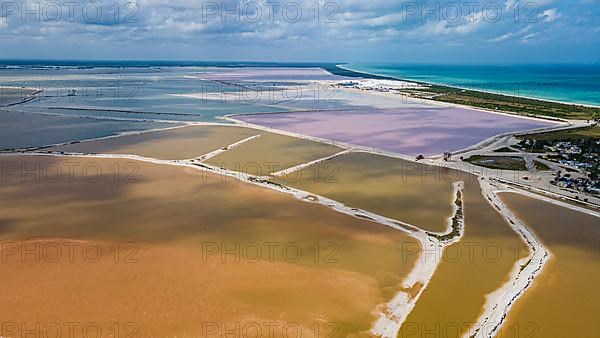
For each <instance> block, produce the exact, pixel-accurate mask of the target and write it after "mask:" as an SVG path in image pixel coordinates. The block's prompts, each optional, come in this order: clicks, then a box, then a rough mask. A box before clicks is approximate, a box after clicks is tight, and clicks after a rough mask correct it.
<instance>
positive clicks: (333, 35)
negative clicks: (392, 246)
mask: <svg viewBox="0 0 600 338" xmlns="http://www.w3.org/2000/svg"><path fill="white" fill-rule="evenodd" d="M73 1H75V2H76V3H77V5H74V4H72V3H73ZM117 1H118V2H117ZM0 3H1V4H2V5H1V7H0V58H3V59H8V58H28V59H47V58H50V59H161V60H250V61H333V62H398V63H402V62H406V63H429V62H432V63H579V62H581V63H600V47H599V46H600V0H572V1H553V0H534V1H518V0H497V1H470V0H465V1H441V0H440V1H429V0H427V1H392V0H371V1H367V0H336V1H328V0H321V1H316V0H306V1H305V0H291V1H290V0H268V1H263V0H260V1H259V0H252V1H232V0H222V1H193V0H137V1H130V0H98V1H94V2H92V1H80V0H66V1H62V0H61V1H31V0H27V1H21V0H12V1H6V0H0Z"/></svg>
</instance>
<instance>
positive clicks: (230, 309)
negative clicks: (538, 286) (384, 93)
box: [0, 156, 419, 337]
mask: <svg viewBox="0 0 600 338" xmlns="http://www.w3.org/2000/svg"><path fill="white" fill-rule="evenodd" d="M0 165H1V167H2V168H9V167H10V168H13V169H14V168H15V167H14V166H15V165H16V169H15V170H16V172H15V170H13V169H11V170H10V172H5V174H6V175H5V177H4V178H5V179H4V182H3V183H2V184H1V185H0V241H1V244H2V245H3V248H4V249H8V250H9V251H4V252H3V253H4V254H5V255H3V259H4V262H3V263H2V264H0V275H2V283H3V287H2V288H1V289H0V300H2V307H0V318H2V321H3V322H6V323H26V324H27V325H35V324H34V323H41V324H47V323H65V322H75V323H79V324H80V325H79V326H78V327H77V328H76V329H77V330H78V331H75V332H76V336H81V335H80V334H78V333H79V332H81V329H82V327H83V326H85V324H87V323H96V324H98V325H99V327H100V328H101V329H102V331H103V332H104V333H105V334H107V335H108V333H107V332H111V331H110V330H111V325H113V324H114V323H118V328H119V329H120V330H121V331H120V332H121V335H127V334H129V333H130V332H131V330H133V329H135V330H136V332H137V335H141V336H149V335H153V336H167V335H168V336H203V335H204V336H207V335H208V332H209V331H207V330H211V331H210V332H211V333H214V334H217V335H219V334H223V332H222V331H220V330H222V328H223V327H224V326H222V325H226V327H227V328H232V327H233V328H235V327H236V325H238V327H239V329H240V330H241V329H242V328H244V327H246V328H248V329H251V328H254V329H256V327H255V325H254V324H258V327H259V329H261V330H263V331H262V332H268V331H267V330H269V328H268V327H265V326H264V323H273V324H272V325H274V330H275V331H274V334H273V336H276V337H281V336H284V333H283V328H284V327H285V326H286V325H294V327H295V328H296V329H298V330H300V331H301V332H302V336H303V337H312V336H316V334H315V329H318V330H319V332H320V333H319V334H318V336H320V337H324V336H356V335H364V333H365V332H366V331H367V330H369V328H370V327H371V324H372V322H373V321H374V320H375V316H376V313H375V312H374V309H376V308H377V307H378V306H379V305H380V304H383V303H386V302H388V301H389V300H390V299H391V298H392V296H393V295H394V293H395V292H396V291H397V290H399V289H400V288H401V281H402V280H403V279H404V277H405V276H406V275H407V273H408V272H409V271H410V270H411V269H412V267H413V266H414V263H415V259H416V257H414V256H410V257H407V256H406V255H405V254H404V253H405V252H406V250H405V249H406V247H407V246H410V248H411V249H417V250H416V251H418V247H419V245H418V242H417V241H416V240H414V239H412V238H411V237H408V236H407V235H406V234H404V233H403V232H400V231H397V230H395V229H392V228H389V227H386V226H383V225H380V224H376V223H373V222H369V221H366V220H360V219H357V218H353V217H350V216H348V215H344V214H340V213H338V212H335V211H333V210H331V209H329V208H327V207H324V206H320V205H317V204H311V203H306V202H302V201H298V200H296V199H295V198H294V197H292V196H290V195H286V194H282V193H278V192H274V191H271V190H269V189H265V188H262V187H258V186H254V185H250V184H244V183H239V182H223V181H221V180H219V179H217V178H213V177H211V176H210V175H209V176H207V175H206V173H205V172H204V171H201V170H197V169H193V168H184V167H178V166H170V165H159V164H151V163H146V162H139V161H128V160H123V159H119V160H116V159H107V158H103V159H94V158H77V157H57V156H6V157H2V158H0ZM36 165H37V166H38V168H39V169H38V171H39V172H38V173H37V176H35V174H31V172H30V175H26V176H25V178H23V176H21V175H20V171H21V170H22V169H23V168H30V169H31V168H35V167H36ZM129 166H134V167H135V168H136V170H135V173H134V174H133V176H130V175H129V174H130V172H128V171H121V173H123V175H124V176H121V174H119V175H117V176H115V175H114V173H113V171H112V170H113V169H112V168H115V167H118V168H125V167H129ZM69 167H71V168H74V170H73V175H68V174H67V173H68V170H69ZM84 167H85V168H92V167H93V168H96V169H99V170H100V171H101V173H100V174H95V173H94V174H92V172H93V171H87V172H86V171H83V170H82V168H84ZM57 168H58V169H57ZM55 170H61V171H62V172H63V173H64V174H63V175H62V176H61V177H60V178H58V179H56V177H57V176H55V175H53V176H52V177H50V173H53V172H55ZM32 175H33V176H32ZM36 177H37V178H39V179H37V180H36ZM36 245H38V248H39V249H35V250H37V251H36V252H38V253H39V258H40V259H39V260H35V259H31V257H30V256H26V258H25V259H22V256H21V253H22V252H25V250H26V249H27V248H29V249H31V248H36ZM41 248H44V249H41ZM56 248H59V250H61V251H62V253H63V255H62V257H59V258H58V259H56V255H55V254H53V253H55V252H56V251H52V250H56ZM61 248H62V249H61ZM68 248H72V251H67V249H68ZM270 248H271V249H272V250H271V249H270ZM35 250H34V251H35ZM69 252H70V253H69ZM98 253H100V255H98ZM257 253H260V255H257ZM149 295H150V296H149ZM131 323H133V326H131V325H128V324H131ZM290 323H293V324H290ZM61 325H62V324H61ZM8 329H14V327H10V328H8ZM112 329H113V330H114V327H113V328H112ZM64 330H66V329H64ZM214 330H217V331H214ZM332 330H335V332H333V331H332ZM63 332H66V331H63ZM215 332H216V333H215ZM332 332H333V333H334V335H330V334H331V333H332ZM8 333H11V332H8ZM14 334H20V332H17V333H15V332H12V334H11V335H14ZM3 335H7V332H4V333H3Z"/></svg>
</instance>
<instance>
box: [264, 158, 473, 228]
mask: <svg viewBox="0 0 600 338" xmlns="http://www.w3.org/2000/svg"><path fill="white" fill-rule="evenodd" d="M464 179H474V176H472V175H468V174H467V173H465V172H462V171H457V170H452V169H447V168H442V167H434V166H429V165H424V164H418V163H414V162H409V161H406V160H402V159H398V158H392V157H387V156H381V155H376V154H370V153H365V152H351V153H347V154H342V155H340V156H337V157H335V158H332V159H329V160H326V161H323V162H319V163H317V164H314V165H312V166H309V167H306V168H304V169H302V170H300V171H297V172H293V173H289V174H286V175H283V176H281V177H275V178H274V181H275V182H277V183H279V184H282V185H287V186H291V187H293V188H297V189H300V190H304V191H307V192H310V193H314V194H317V195H321V196H324V197H327V198H331V199H333V200H336V201H339V202H341V203H344V204H345V205H347V206H349V207H352V208H359V209H363V210H366V211H370V212H373V213H376V214H379V215H382V216H386V217H389V218H391V219H395V220H399V221H403V222H407V223H410V224H412V225H415V226H418V227H420V228H422V229H424V230H427V231H434V232H445V231H446V228H447V226H448V225H447V224H448V217H450V216H451V215H452V202H453V198H454V196H453V194H452V192H453V187H452V183H453V182H455V181H460V180H464Z"/></svg>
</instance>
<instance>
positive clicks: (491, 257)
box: [398, 180, 529, 337]
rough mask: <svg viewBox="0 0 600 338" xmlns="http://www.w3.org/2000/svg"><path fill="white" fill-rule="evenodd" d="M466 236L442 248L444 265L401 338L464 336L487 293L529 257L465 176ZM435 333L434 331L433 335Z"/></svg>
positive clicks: (439, 269) (512, 233) (409, 320)
mask: <svg viewBox="0 0 600 338" xmlns="http://www.w3.org/2000/svg"><path fill="white" fill-rule="evenodd" d="M463 196H464V198H463V205H464V222H465V229H464V235H463V237H462V238H461V240H460V241H459V242H457V243H454V244H451V245H449V246H447V247H446V248H445V249H444V253H443V257H441V258H440V259H441V261H440V264H439V266H438V268H437V270H436V272H435V274H434V275H433V278H432V279H431V281H430V282H429V285H428V286H427V288H426V289H425V290H424V291H423V294H422V295H421V297H420V298H419V300H418V302H417V304H416V306H415V308H414V309H413V311H412V312H411V313H410V314H409V315H408V318H407V319H406V321H405V322H404V324H403V326H402V328H401V330H400V332H399V335H398V337H417V336H419V337H421V336H425V335H434V336H436V337H461V336H463V335H464V334H466V333H472V332H470V329H471V327H472V325H473V324H474V323H475V322H476V321H477V320H478V318H479V316H480V315H481V314H482V313H483V310H484V305H485V303H486V295H488V294H490V293H491V292H493V291H494V290H497V289H498V288H500V287H501V286H502V285H503V284H504V283H506V282H508V280H509V277H510V272H511V270H512V269H513V267H514V265H515V263H516V262H517V261H518V260H519V259H521V258H523V257H526V256H527V255H529V248H528V247H527V246H526V244H525V243H524V242H523V241H522V239H521V237H519V235H517V233H516V232H515V231H513V229H512V228H511V227H510V225H509V224H508V223H506V222H505V220H504V219H503V217H502V216H501V215H500V214H499V213H498V212H497V211H496V210H495V209H494V208H493V207H492V206H491V205H490V204H489V203H488V202H487V201H486V199H485V197H484V196H483V195H482V194H481V188H480V186H479V183H478V182H477V181H474V180H465V187H464V190H463ZM433 332H435V334H433Z"/></svg>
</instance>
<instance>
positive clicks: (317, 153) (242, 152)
mask: <svg viewBox="0 0 600 338" xmlns="http://www.w3.org/2000/svg"><path fill="white" fill-rule="evenodd" d="M340 151H342V149H341V148H338V147H336V146H332V145H329V144H323V143H319V142H314V141H309V140H305V139H301V138H296V137H291V136H285V135H280V134H273V133H265V134H263V135H261V136H260V137H258V138H256V139H253V140H251V141H248V142H246V143H244V144H242V145H240V146H239V147H236V148H234V149H231V150H228V151H226V152H224V153H222V154H220V155H218V156H215V157H213V158H211V159H209V160H207V163H210V164H213V165H217V166H219V167H221V168H227V169H230V170H235V171H240V172H245V173H248V174H252V175H257V176H266V175H269V174H271V173H273V172H277V171H280V170H283V169H287V168H290V167H294V166H296V165H299V164H302V163H306V162H311V161H314V160H318V159H320V158H324V157H327V156H329V155H333V154H335V153H338V152H340Z"/></svg>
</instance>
